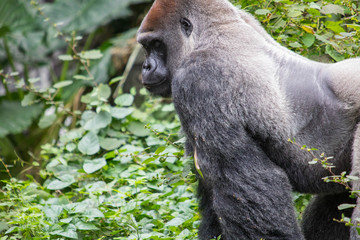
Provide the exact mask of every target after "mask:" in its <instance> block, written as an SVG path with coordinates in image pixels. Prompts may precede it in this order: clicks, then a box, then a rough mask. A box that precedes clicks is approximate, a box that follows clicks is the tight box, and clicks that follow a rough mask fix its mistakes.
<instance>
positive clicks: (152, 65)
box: [142, 58, 157, 75]
mask: <svg viewBox="0 0 360 240" xmlns="http://www.w3.org/2000/svg"><path fill="white" fill-rule="evenodd" d="M156 68H157V64H156V61H155V60H154V59H152V58H148V59H146V60H145V62H144V64H143V66H142V73H143V74H144V75H146V74H150V73H152V72H154V71H155V70H156Z"/></svg>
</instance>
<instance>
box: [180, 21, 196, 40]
mask: <svg viewBox="0 0 360 240" xmlns="http://www.w3.org/2000/svg"><path fill="white" fill-rule="evenodd" d="M180 24H181V31H182V32H183V33H184V34H185V35H186V36H187V37H189V36H190V35H191V33H192V31H193V25H192V24H191V22H190V20H189V19H187V18H182V19H181V20H180Z"/></svg>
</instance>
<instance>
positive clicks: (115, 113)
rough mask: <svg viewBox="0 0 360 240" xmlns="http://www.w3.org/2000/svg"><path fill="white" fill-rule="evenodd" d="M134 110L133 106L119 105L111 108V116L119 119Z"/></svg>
mask: <svg viewBox="0 0 360 240" xmlns="http://www.w3.org/2000/svg"><path fill="white" fill-rule="evenodd" d="M133 111H134V109H132V108H119V107H112V108H110V114H111V116H112V117H114V118H117V119H123V118H125V117H127V116H129V115H130V114H131V113H132V112H133Z"/></svg>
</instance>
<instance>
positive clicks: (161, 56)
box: [141, 38, 171, 97]
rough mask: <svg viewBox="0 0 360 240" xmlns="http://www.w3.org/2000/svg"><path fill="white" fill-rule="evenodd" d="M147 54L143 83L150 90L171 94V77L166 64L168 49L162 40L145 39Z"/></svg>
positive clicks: (143, 70) (143, 69)
mask: <svg viewBox="0 0 360 240" xmlns="http://www.w3.org/2000/svg"><path fill="white" fill-rule="evenodd" d="M141 43H142V45H143V46H144V48H145V50H146V53H147V56H146V60H145V62H144V64H143V66H142V83H143V85H144V86H145V88H147V89H148V90H149V91H150V92H152V93H154V94H158V95H161V96H164V97H166V96H169V95H170V94H171V79H170V78H171V77H170V73H169V69H168V68H167V66H166V61H167V50H166V45H165V44H164V42H162V41H161V40H156V39H152V38H148V39H146V40H143V41H142V42H141Z"/></svg>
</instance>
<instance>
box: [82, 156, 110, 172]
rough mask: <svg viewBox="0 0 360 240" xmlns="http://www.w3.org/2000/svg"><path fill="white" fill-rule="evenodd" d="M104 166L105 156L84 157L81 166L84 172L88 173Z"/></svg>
mask: <svg viewBox="0 0 360 240" xmlns="http://www.w3.org/2000/svg"><path fill="white" fill-rule="evenodd" d="M104 166H106V160H105V158H97V159H93V160H88V159H86V160H85V162H84V166H83V168H84V171H85V172H86V173H89V174H90V173H93V172H96V171H97V170H99V169H101V168H102V167H104Z"/></svg>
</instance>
